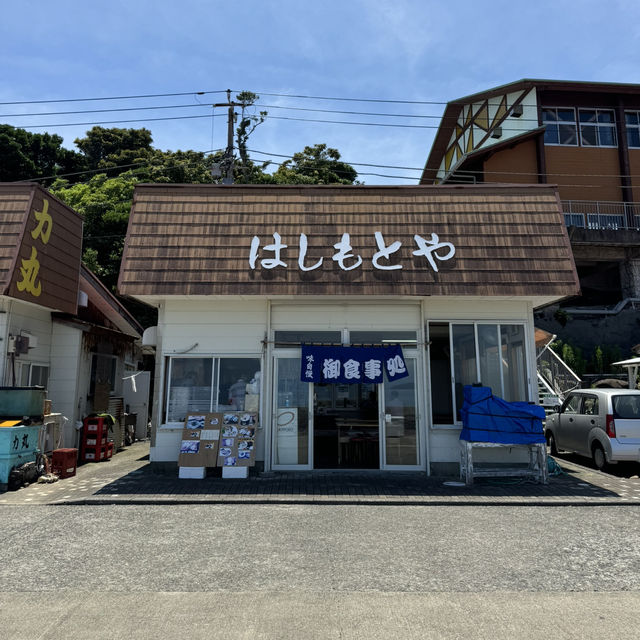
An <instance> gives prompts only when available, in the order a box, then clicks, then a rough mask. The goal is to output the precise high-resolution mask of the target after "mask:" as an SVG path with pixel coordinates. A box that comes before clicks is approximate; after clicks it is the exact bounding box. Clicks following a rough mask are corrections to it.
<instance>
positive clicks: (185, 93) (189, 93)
mask: <svg viewBox="0 0 640 640" xmlns="http://www.w3.org/2000/svg"><path fill="white" fill-rule="evenodd" d="M226 92H227V90H226V89H218V90H216V91H181V92H178V93H147V94H143V95H136V96H107V97H102V98H59V99H58V98H54V99H50V100H16V101H13V102H0V106H4V105H9V104H59V103H62V102H96V101H100V100H134V99H139V98H168V97H174V96H193V95H196V96H204V95H207V94H211V93H226Z"/></svg>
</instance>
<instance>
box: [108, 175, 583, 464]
mask: <svg viewBox="0 0 640 640" xmlns="http://www.w3.org/2000/svg"><path fill="white" fill-rule="evenodd" d="M119 291H120V293H121V294H123V295H127V296H131V297H134V298H137V299H139V300H141V301H143V302H146V303H149V304H152V305H154V306H156V307H157V308H158V310H159V318H158V326H157V329H156V330H155V331H153V332H152V333H154V334H155V338H154V339H153V340H152V342H153V343H154V344H155V347H156V374H155V385H154V388H155V394H154V405H153V425H152V442H151V461H152V462H157V463H175V462H176V461H177V459H178V452H179V445H180V439H181V429H182V426H183V421H184V419H185V416H186V415H187V414H188V413H190V412H194V411H199V412H206V411H225V410H230V409H239V410H250V409H253V408H255V409H257V410H259V413H260V430H259V437H258V441H257V460H258V464H259V465H260V466H262V465H264V468H265V469H266V470H274V471H277V470H291V469H296V470H312V469H396V470H397V469H402V470H423V471H425V472H427V473H436V474H441V473H456V472H457V469H458V459H459V445H458V439H459V435H460V429H461V422H460V419H459V408H460V406H461V404H462V388H463V386H464V385H466V384H472V383H476V382H482V384H484V385H486V386H490V387H491V388H492V389H493V392H494V394H495V395H498V396H500V397H503V398H505V399H506V400H524V401H535V402H537V400H538V398H537V393H538V392H537V382H536V363H535V347H534V326H533V310H534V309H535V308H537V307H539V306H543V305H546V304H549V303H552V302H554V301H557V300H559V299H561V298H563V297H566V296H571V295H576V294H577V293H578V280H577V276H576V271H575V266H574V263H573V260H572V257H571V250H570V245H569V240H568V237H567V232H566V229H565V226H564V222H563V218H562V213H561V210H560V208H559V201H558V197H557V192H556V190H555V188H553V187H551V186H547V185H540V186H522V185H502V186H501V185H490V186H463V187H451V186H447V187H425V186H416V187H404V186H403V187H369V186H355V187H352V186H349V187H342V186H321V187H319V186H310V187H306V186H304V187H300V186H295V187H264V186H237V185H232V186H218V185H142V186H138V187H136V192H135V196H134V204H133V208H132V212H131V218H130V222H129V229H128V234H127V241H126V246H125V252H124V256H123V260H122V267H121V272H120V280H119ZM147 334H149V331H148V332H147ZM303 344H311V345H316V346H331V347H334V348H335V351H336V353H338V354H339V353H340V348H341V346H344V347H351V346H356V347H360V346H361V347H364V346H370V347H372V348H374V349H379V350H380V353H382V352H383V350H384V348H385V347H388V346H389V345H400V346H401V347H402V351H403V357H404V362H403V364H404V366H405V367H406V370H407V372H408V374H409V375H408V376H406V377H402V378H398V379H395V380H393V381H389V379H388V376H386V377H384V379H383V380H382V381H378V382H371V381H368V380H367V377H366V376H365V375H364V370H362V371H361V373H362V375H361V377H360V378H359V379H356V380H354V379H351V380H348V381H347V383H345V382H344V381H343V382H342V383H332V382H331V381H329V382H326V381H325V382H308V381H305V379H304V376H303V371H302V370H301V367H302V362H301V345H303ZM374 353H375V351H374ZM381 362H383V363H384V361H383V360H381ZM341 366H344V362H343V363H342V365H341Z"/></svg>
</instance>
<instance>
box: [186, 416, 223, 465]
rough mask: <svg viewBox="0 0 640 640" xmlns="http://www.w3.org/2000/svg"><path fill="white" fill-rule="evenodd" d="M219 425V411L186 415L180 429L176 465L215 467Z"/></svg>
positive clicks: (220, 418)
mask: <svg viewBox="0 0 640 640" xmlns="http://www.w3.org/2000/svg"><path fill="white" fill-rule="evenodd" d="M221 425H222V414H221V413H198V414H191V415H188V416H187V418H186V420H185V421H184V428H183V429H182V438H181V440H180V453H179V455H178V465H179V466H180V467H215V466H216V464H217V458H218V446H219V443H220V428H221Z"/></svg>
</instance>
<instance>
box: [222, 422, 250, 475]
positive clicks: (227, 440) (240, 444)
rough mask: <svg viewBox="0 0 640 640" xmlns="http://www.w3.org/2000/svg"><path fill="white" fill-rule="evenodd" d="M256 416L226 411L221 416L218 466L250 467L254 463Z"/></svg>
mask: <svg viewBox="0 0 640 640" xmlns="http://www.w3.org/2000/svg"><path fill="white" fill-rule="evenodd" d="M257 426H258V414H257V413H251V412H248V411H227V412H225V413H224V414H222V426H221V430H220V446H219V449H218V466H220V467H252V466H254V465H255V463H256V447H255V445H256V440H255V437H256V428H257Z"/></svg>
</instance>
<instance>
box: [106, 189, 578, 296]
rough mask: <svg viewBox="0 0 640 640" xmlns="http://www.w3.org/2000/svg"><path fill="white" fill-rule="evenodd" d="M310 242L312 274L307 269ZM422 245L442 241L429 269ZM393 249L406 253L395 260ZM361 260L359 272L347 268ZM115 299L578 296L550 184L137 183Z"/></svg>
mask: <svg viewBox="0 0 640 640" xmlns="http://www.w3.org/2000/svg"><path fill="white" fill-rule="evenodd" d="M376 232H378V233H379V234H381V236H379V237H380V238H381V239H382V241H383V245H382V246H383V247H389V252H388V254H387V257H385V256H384V255H380V256H378V260H377V264H378V268H376V267H375V266H374V264H373V263H374V260H373V258H374V255H375V254H376V252H378V251H379V249H380V245H379V244H377V241H376V235H375V234H376ZM274 234H279V236H280V237H281V243H282V244H285V245H287V247H286V248H283V249H282V250H281V251H280V256H279V258H280V260H281V262H284V263H285V264H286V266H282V265H278V266H276V267H275V268H268V266H272V265H273V260H274V259H276V258H277V257H278V256H277V255H276V253H275V252H274V251H273V250H272V249H271V250H270V249H269V246H268V245H274V244H277V241H276V236H274ZM301 234H304V235H305V236H306V238H307V246H308V248H307V250H306V254H304V256H303V257H304V259H303V261H302V266H303V267H304V268H305V269H308V270H303V269H301V268H300V266H299V256H300V242H301ZM343 234H349V235H348V241H349V242H348V244H349V245H350V247H351V251H343V253H344V254H348V255H350V256H353V257H347V258H344V260H343V261H342V265H343V267H345V268H341V266H340V260H339V259H338V256H337V255H336V254H338V253H339V248H334V245H336V244H338V243H339V242H340V240H341V239H342V238H343ZM432 234H436V235H437V239H436V238H435V236H433V235H432ZM416 236H418V237H419V238H421V239H423V243H422V246H423V248H424V247H425V246H427V247H428V248H430V249H433V247H434V245H433V244H429V243H437V242H439V243H441V247H440V248H438V249H435V251H430V252H429V253H430V255H431V257H432V260H431V261H430V260H429V258H428V257H427V255H426V253H424V252H423V254H422V255H421V254H420V251H419V241H418V240H417V239H416ZM255 238H257V240H256V239H255ZM394 242H400V243H401V246H400V247H399V248H397V250H396V251H393V252H391V251H390V249H391V245H392V243H394ZM252 243H253V256H252ZM425 243H426V244H425ZM451 245H453V246H454V247H455V254H454V255H450V254H451V253H452V252H451ZM416 251H418V254H417V255H416V254H414V252H416ZM358 256H359V257H361V258H362V263H361V264H360V265H359V266H358V267H356V268H353V269H349V270H347V269H348V268H349V267H352V266H353V265H354V264H356V262H357V260H358ZM321 257H322V258H323V262H322V264H321V265H320V266H319V267H318V268H316V269H311V267H313V266H315V265H317V264H318V263H319V260H320V258H321ZM252 263H253V264H252ZM398 265H401V267H402V268H399V267H398ZM252 266H253V268H252ZM394 266H395V267H396V268H394V269H391V268H390V267H394ZM380 267H382V268H380ZM384 267H387V268H386V269H385V268H384ZM118 288H119V291H120V293H121V294H124V295H129V296H134V297H135V296H137V297H140V298H143V299H144V298H148V299H151V298H156V299H157V298H161V297H166V296H182V295H268V296H280V295H282V296H290V295H304V296H319V295H353V296H362V295H367V296H377V295H384V296H389V295H391V296H430V295H431V296H434V295H438V296H440V295H444V296H446V295H455V296H459V295H473V296H526V297H530V298H541V299H544V300H545V301H551V300H553V299H559V298H562V297H565V296H570V295H576V294H577V293H579V285H578V278H577V274H576V271H575V265H574V263H573V258H572V254H571V248H570V244H569V240H568V237H567V232H566V229H565V226H564V221H563V217H562V213H561V210H560V206H559V201H558V197H557V192H556V190H555V188H553V187H551V186H547V185H535V186H521V185H486V186H484V185H479V186H457V187H455V186H401V187H369V186H290V187H286V186H285V187H277V186H259V185H242V186H241V185H231V186H221V185H220V186H219V185H139V186H137V187H136V190H135V195H134V203H133V207H132V211H131V217H130V220H129V229H128V233H127V240H126V245H125V251H124V256H123V259H122V265H121V270H120V279H119V284H118Z"/></svg>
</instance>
